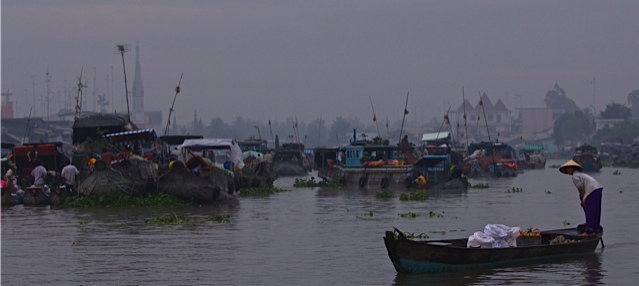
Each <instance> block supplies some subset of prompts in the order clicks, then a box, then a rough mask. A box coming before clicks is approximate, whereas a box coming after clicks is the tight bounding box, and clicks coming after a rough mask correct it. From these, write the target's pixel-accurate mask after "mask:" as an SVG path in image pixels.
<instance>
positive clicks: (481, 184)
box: [470, 183, 490, 189]
mask: <svg viewBox="0 0 639 286" xmlns="http://www.w3.org/2000/svg"><path fill="white" fill-rule="evenodd" d="M470 188H471V189H488V188H490V185H488V184H483V183H480V184H475V185H470Z"/></svg>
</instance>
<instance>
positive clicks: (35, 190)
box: [23, 186, 51, 206]
mask: <svg viewBox="0 0 639 286" xmlns="http://www.w3.org/2000/svg"><path fill="white" fill-rule="evenodd" d="M50 192H51V191H50V190H48V189H46V188H43V187H35V186H31V187H28V188H27V190H26V192H24V198H23V204H24V205H25V206H46V205H48V204H49V203H50V201H51V199H50Z"/></svg>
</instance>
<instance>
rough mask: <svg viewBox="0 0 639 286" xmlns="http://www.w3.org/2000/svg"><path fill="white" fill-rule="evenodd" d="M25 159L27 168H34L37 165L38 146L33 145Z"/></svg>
mask: <svg viewBox="0 0 639 286" xmlns="http://www.w3.org/2000/svg"><path fill="white" fill-rule="evenodd" d="M27 158H28V159H29V166H31V167H35V166H37V165H38V146H37V145H33V148H31V150H30V151H29V152H27Z"/></svg>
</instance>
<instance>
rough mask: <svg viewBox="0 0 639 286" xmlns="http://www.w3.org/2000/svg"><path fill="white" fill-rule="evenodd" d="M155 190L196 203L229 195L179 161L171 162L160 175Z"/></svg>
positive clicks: (209, 201)
mask: <svg viewBox="0 0 639 286" xmlns="http://www.w3.org/2000/svg"><path fill="white" fill-rule="evenodd" d="M157 190H158V193H160V194H169V195H172V196H175V197H177V198H179V199H182V200H193V202H195V203H198V204H206V203H212V202H214V201H217V200H220V199H222V198H228V197H229V196H230V195H229V194H228V193H227V192H222V190H221V188H220V187H219V186H216V185H214V184H213V182H212V181H210V180H205V179H201V178H200V177H198V175H196V174H195V173H193V172H192V171H191V170H189V169H188V168H187V167H186V166H185V165H184V164H183V163H182V162H179V161H176V162H175V163H173V164H172V165H171V167H170V168H169V171H168V173H166V174H165V175H162V176H161V177H160V180H159V183H158V188H157Z"/></svg>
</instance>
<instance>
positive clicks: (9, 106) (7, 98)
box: [2, 90, 13, 118]
mask: <svg viewBox="0 0 639 286" xmlns="http://www.w3.org/2000/svg"><path fill="white" fill-rule="evenodd" d="M12 95H13V94H12V93H11V92H9V91H8V90H7V92H3V93H2V118H13V101H11V96H12Z"/></svg>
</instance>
